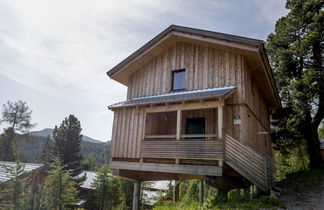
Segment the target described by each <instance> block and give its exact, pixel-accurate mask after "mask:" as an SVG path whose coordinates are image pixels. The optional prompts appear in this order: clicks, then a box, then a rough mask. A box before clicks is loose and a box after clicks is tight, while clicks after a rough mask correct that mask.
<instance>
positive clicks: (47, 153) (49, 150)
mask: <svg viewBox="0 0 324 210" xmlns="http://www.w3.org/2000/svg"><path fill="white" fill-rule="evenodd" d="M56 155H57V154H56V149H55V145H54V141H53V140H52V139H51V138H50V137H49V136H48V137H47V139H46V142H45V144H44V146H43V149H42V152H41V155H40V160H41V162H42V163H43V164H45V165H46V166H49V165H50V163H51V162H52V160H53V158H54V157H55V156H56Z"/></svg>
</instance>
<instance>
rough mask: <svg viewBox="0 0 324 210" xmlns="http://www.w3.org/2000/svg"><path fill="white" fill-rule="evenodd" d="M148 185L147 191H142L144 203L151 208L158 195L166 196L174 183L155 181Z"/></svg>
mask: <svg viewBox="0 0 324 210" xmlns="http://www.w3.org/2000/svg"><path fill="white" fill-rule="evenodd" d="M149 183H150V185H149V187H148V188H147V189H144V190H143V195H144V198H145V199H144V200H145V201H144V202H145V204H146V205H149V206H153V205H154V204H155V203H156V202H157V200H156V198H157V197H158V196H159V195H160V193H161V194H162V195H166V191H167V190H168V189H169V188H170V187H172V186H173V185H174V181H155V182H149Z"/></svg>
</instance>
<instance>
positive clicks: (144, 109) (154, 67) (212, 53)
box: [107, 25, 281, 192]
mask: <svg viewBox="0 0 324 210" xmlns="http://www.w3.org/2000/svg"><path fill="white" fill-rule="evenodd" d="M107 74H108V76H109V77H110V78H112V79H114V80H116V81H117V82H119V83H121V84H124V85H126V86H127V87H128V91H127V99H126V100H125V101H123V102H120V103H117V104H114V105H111V106H109V109H110V110H112V111H113V112H114V121H113V132H112V147H111V156H112V158H111V160H110V167H111V168H112V169H113V170H114V174H115V175H119V176H122V177H125V178H127V179H131V180H136V181H151V180H171V179H172V180H179V179H191V178H197V179H204V178H206V177H208V178H209V179H210V178H215V179H217V178H220V177H223V178H224V177H228V178H230V177H238V176H242V177H244V178H245V179H247V180H249V181H250V182H251V183H253V184H255V185H256V186H257V187H258V188H260V189H261V190H263V191H265V192H268V191H269V189H270V188H271V186H272V183H273V169H274V167H273V159H272V158H273V151H272V142H271V137H270V135H269V132H270V116H271V111H272V110H273V109H277V108H279V107H280V106H281V104H280V99H279V96H278V91H277V88H276V84H275V81H274V78H273V75H272V70H271V67H270V65H269V61H268V58H267V54H266V50H265V48H264V42H263V41H261V40H256V39H250V38H245V37H240V36H234V35H229V34H223V33H217V32H212V31H205V30H200V29H194V28H187V27H182V26H176V25H171V26H170V27H168V28H167V29H165V30H164V31H163V32H162V33H160V34H159V35H157V36H156V37H155V38H153V39H152V40H151V41H149V42H148V43H146V44H145V45H144V46H143V47H141V48H140V49H139V50H137V51H136V52H134V53H133V54H132V55H130V56H129V57H127V58H126V59H125V60H123V61H122V62H121V63H119V64H118V65H117V66H115V67H114V68H112V69H111V70H110V71H108V72H107Z"/></svg>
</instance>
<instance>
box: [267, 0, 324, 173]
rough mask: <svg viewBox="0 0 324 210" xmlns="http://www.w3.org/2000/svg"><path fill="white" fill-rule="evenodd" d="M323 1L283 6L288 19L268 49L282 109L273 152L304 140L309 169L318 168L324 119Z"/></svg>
mask: <svg viewBox="0 0 324 210" xmlns="http://www.w3.org/2000/svg"><path fill="white" fill-rule="evenodd" d="M323 5H324V1H323V0H288V1H287V3H286V8H287V9H289V10H290V12H289V13H288V15H287V16H285V17H282V18H280V19H279V20H278V21H277V23H276V27H275V32H274V33H272V34H270V35H269V37H268V40H267V41H268V44H267V49H268V52H269V55H270V60H271V64H272V66H273V69H274V73H275V78H276V80H277V82H278V85H279V90H280V96H281V99H282V101H283V106H284V109H283V110H281V111H279V112H278V113H277V117H278V118H279V119H283V120H282V121H281V122H280V123H279V126H280V127H281V130H280V132H279V133H278V138H277V142H276V143H277V144H276V145H277V149H279V150H280V151H283V152H284V151H287V150H289V149H290V148H291V147H295V146H299V145H300V143H301V142H302V140H306V142H307V145H308V151H309V152H308V153H309V159H310V167H311V168H313V169H316V168H321V166H323V160H322V158H321V154H320V143H319V139H318V127H319V125H320V123H321V121H322V120H323V117H324V71H323V59H324V57H323V56H324V11H323Z"/></svg>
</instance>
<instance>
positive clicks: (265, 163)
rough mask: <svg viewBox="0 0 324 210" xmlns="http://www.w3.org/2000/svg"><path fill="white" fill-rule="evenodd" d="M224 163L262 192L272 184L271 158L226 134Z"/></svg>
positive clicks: (272, 167)
mask: <svg viewBox="0 0 324 210" xmlns="http://www.w3.org/2000/svg"><path fill="white" fill-rule="evenodd" d="M225 163H226V164H228V165H229V166H231V167H232V168H233V169H235V170H236V171H237V172H239V173H240V174H241V175H243V176H244V177H246V178H247V179H249V180H250V181H251V182H252V183H254V184H255V185H257V186H258V187H259V188H260V189H261V190H263V191H268V190H269V189H270V188H271V186H272V184H273V174H274V162H273V160H272V158H270V157H268V156H266V155H265V154H261V153H260V152H259V151H257V150H255V149H254V148H253V147H251V146H249V145H248V144H247V143H246V142H242V141H240V140H237V139H235V138H233V137H231V136H230V135H228V134H227V133H226V134H225Z"/></svg>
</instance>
